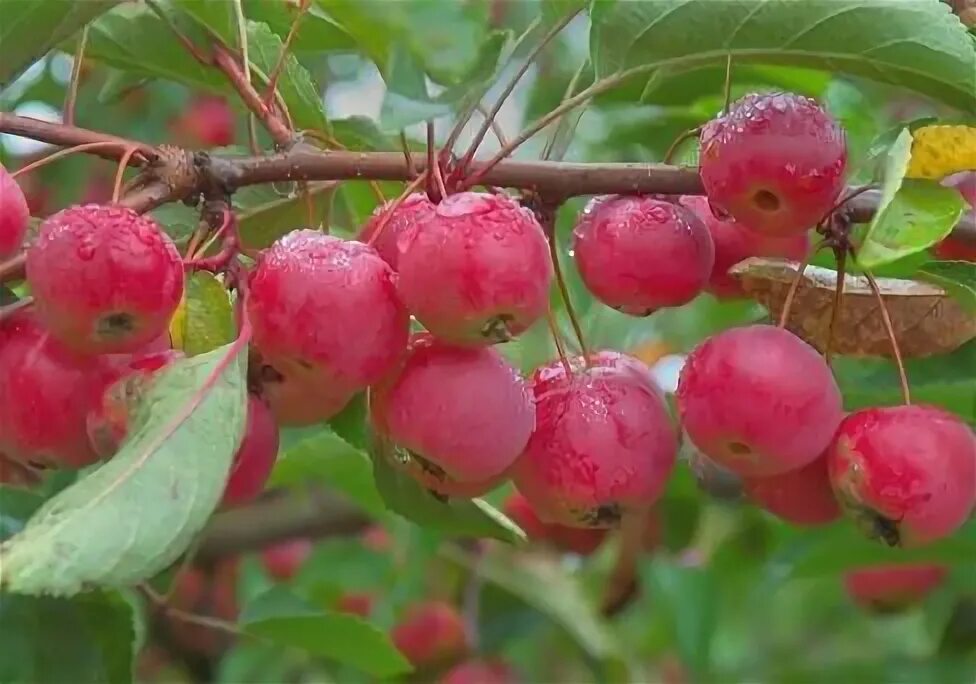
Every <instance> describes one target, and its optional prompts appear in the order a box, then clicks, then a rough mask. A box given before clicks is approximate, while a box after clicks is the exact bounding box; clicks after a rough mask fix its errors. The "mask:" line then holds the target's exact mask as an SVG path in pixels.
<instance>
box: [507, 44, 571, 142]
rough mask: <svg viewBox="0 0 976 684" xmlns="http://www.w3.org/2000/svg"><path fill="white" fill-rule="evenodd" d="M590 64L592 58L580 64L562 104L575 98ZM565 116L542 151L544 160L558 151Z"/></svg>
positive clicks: (557, 123) (560, 116)
mask: <svg viewBox="0 0 976 684" xmlns="http://www.w3.org/2000/svg"><path fill="white" fill-rule="evenodd" d="M589 63H590V58H589V57H586V58H585V59H584V60H583V61H582V62H581V63H580V65H579V68H577V69H576V71H575V73H573V78H571V79H570V81H569V85H567V86H566V92H565V93H563V99H562V100H560V102H565V101H566V100H568V99H569V98H571V97H572V96H573V93H575V92H576V86H577V85H579V81H580V79H581V78H582V77H583V73H584V72H585V71H586V67H587V66H588V65H589ZM565 116H566V115H565V114H560V115H559V119H558V120H557V122H556V127H555V129H554V130H553V132H552V135H551V136H549V139H548V140H546V146H545V148H543V150H542V157H541V158H542V159H543V160H546V159H550V158H551V157H552V154H553V152H554V151H555V149H556V142H557V140H558V138H559V127H560V126H561V125H562V122H563V118H564V117H565ZM577 123H579V119H577ZM575 128H576V126H573V129H574V130H573V131H572V132H571V133H570V135H571V134H572V133H573V132H575ZM504 146H505V143H502V147H504ZM565 154H566V150H562V151H561V153H560V154H559V158H560V159H562V158H563V156H565Z"/></svg>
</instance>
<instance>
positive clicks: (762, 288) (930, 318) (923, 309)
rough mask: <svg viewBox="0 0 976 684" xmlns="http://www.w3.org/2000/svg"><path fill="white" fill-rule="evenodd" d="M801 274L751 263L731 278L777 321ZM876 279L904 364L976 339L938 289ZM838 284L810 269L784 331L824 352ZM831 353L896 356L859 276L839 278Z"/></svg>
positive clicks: (973, 320) (792, 266)
mask: <svg viewBox="0 0 976 684" xmlns="http://www.w3.org/2000/svg"><path fill="white" fill-rule="evenodd" d="M799 267H800V264H799V263H797V262H793V261H783V260H779V259H762V258H753V259H747V260H745V261H743V262H741V263H739V264H737V265H736V266H734V267H733V268H732V269H730V273H731V274H732V275H733V277H735V278H737V279H738V280H739V282H740V283H741V284H742V287H743V288H744V289H745V291H746V292H747V293H748V294H749V296H750V297H752V298H753V299H755V300H756V301H757V302H759V303H760V304H762V305H763V306H765V307H766V308H767V309H769V311H770V313H771V314H772V316H773V319H774V320H778V319H779V317H780V312H781V311H782V310H783V305H784V304H785V302H786V295H787V292H788V291H789V289H790V285H791V284H792V282H793V279H794V278H795V277H796V272H797V270H798V269H799ZM876 280H877V282H878V287H879V289H880V290H881V295H882V297H883V298H884V301H885V305H886V307H887V308H888V313H889V314H890V315H891V321H892V325H893V327H894V330H895V335H896V336H897V338H898V343H899V345H900V346H901V352H902V355H903V356H904V357H906V358H911V357H923V356H932V355H935V354H944V353H947V352H950V351H953V350H954V349H956V348H957V347H959V346H960V345H962V344H964V343H965V342H968V341H969V340H971V339H972V338H973V337H976V317H974V316H973V315H972V313H970V312H967V311H966V310H965V309H964V308H963V307H962V306H961V305H960V304H959V303H958V302H957V301H956V300H954V299H953V298H952V297H950V296H949V295H948V294H947V293H946V291H945V290H944V289H942V288H941V287H937V286H935V285H931V284H928V283H921V282H916V281H914V280H899V279H895V278H876ZM836 284H837V273H836V272H835V271H832V270H829V269H825V268H819V267H816V266H808V267H807V269H806V272H805V273H804V275H803V278H802V279H801V281H800V285H799V287H798V289H797V292H796V298H795V300H794V301H793V306H792V309H791V311H790V316H789V320H788V321H787V324H786V327H787V328H788V329H789V330H790V331H792V332H793V333H794V334H796V335H798V336H799V337H801V338H803V339H804V340H806V341H807V342H809V343H810V344H812V345H813V346H814V347H816V348H817V349H819V350H820V351H821V352H822V351H824V349H825V348H826V346H827V331H828V329H829V326H830V314H831V309H832V307H833V297H834V289H835V288H836ZM831 347H832V349H833V350H834V352H836V353H838V354H845V355H849V356H884V357H889V358H891V357H892V356H893V355H892V351H891V343H890V341H889V340H888V334H887V333H886V331H885V327H884V324H883V322H882V319H881V312H880V310H879V308H878V302H877V299H876V298H875V296H874V294H873V293H872V292H871V288H870V286H869V285H868V281H867V279H866V278H864V277H863V276H853V275H850V274H848V275H847V276H846V277H845V279H844V301H843V306H842V307H841V311H840V315H839V317H838V319H837V323H836V329H835V333H834V340H833V344H832V345H831Z"/></svg>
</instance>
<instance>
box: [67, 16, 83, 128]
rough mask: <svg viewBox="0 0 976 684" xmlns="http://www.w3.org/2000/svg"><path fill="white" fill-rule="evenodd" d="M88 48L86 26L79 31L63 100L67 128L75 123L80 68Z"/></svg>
mask: <svg viewBox="0 0 976 684" xmlns="http://www.w3.org/2000/svg"><path fill="white" fill-rule="evenodd" d="M86 47H88V24H85V25H84V27H82V29H81V37H80V38H79V39H78V51H77V52H75V56H74V61H73V62H72V63H71V82H70V83H69V84H68V94H67V95H66V96H65V98H64V122H65V123H66V124H68V125H69V126H73V125H74V123H75V104H76V103H77V102H78V87H79V85H80V84H81V66H82V64H83V63H84V61H85V48H86Z"/></svg>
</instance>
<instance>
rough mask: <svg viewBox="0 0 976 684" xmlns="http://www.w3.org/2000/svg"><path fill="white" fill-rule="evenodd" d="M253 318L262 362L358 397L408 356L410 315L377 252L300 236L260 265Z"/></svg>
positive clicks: (282, 242) (272, 250)
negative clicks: (355, 393)
mask: <svg viewBox="0 0 976 684" xmlns="http://www.w3.org/2000/svg"><path fill="white" fill-rule="evenodd" d="M247 309H248V313H249V314H250V317H251V324H252V325H253V327H254V343H255V345H256V346H257V347H258V349H259V350H260V353H261V355H262V357H263V358H264V359H265V360H266V362H267V363H269V364H271V365H272V366H274V368H276V369H277V370H278V372H279V373H280V374H281V375H282V376H284V377H286V378H289V379H292V380H299V381H300V382H302V383H304V382H314V383H316V384H319V385H321V386H324V387H330V388H332V389H331V390H330V393H331V392H332V390H335V391H340V390H342V391H345V392H348V393H349V395H350V396H351V395H352V394H353V393H354V392H356V391H358V390H361V389H363V388H365V387H366V386H367V385H371V384H373V383H375V382H377V381H379V380H380V379H382V378H383V377H384V376H385V375H386V374H387V373H389V372H390V371H391V370H393V368H394V367H395V366H396V364H397V362H398V361H399V360H400V358H401V357H402V356H403V353H404V350H405V349H406V346H407V339H408V336H409V324H410V321H409V315H408V314H407V311H406V309H405V308H404V306H403V304H402V303H401V301H400V298H399V296H398V295H397V287H396V274H395V273H394V272H393V269H391V268H390V266H389V264H387V263H386V262H384V261H383V259H381V258H380V256H379V254H377V252H376V250H375V249H373V248H372V247H369V246H367V245H364V244H363V243H361V242H356V241H355V240H341V239H339V238H337V237H334V236H331V235H326V234H324V233H320V232H318V231H315V230H309V229H303V230H294V231H292V232H291V233H289V234H287V235H285V236H284V237H282V238H281V239H279V240H278V241H277V242H275V243H274V244H273V245H272V246H271V247H269V248H268V249H267V250H265V251H264V252H263V253H262V254H261V256H260V257H259V258H258V261H257V264H256V266H255V267H254V270H253V271H252V273H251V277H250V295H249V297H248V301H247Z"/></svg>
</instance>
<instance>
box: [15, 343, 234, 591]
mask: <svg viewBox="0 0 976 684" xmlns="http://www.w3.org/2000/svg"><path fill="white" fill-rule="evenodd" d="M244 351H245V349H244V345H243V344H241V343H240V341H236V342H234V343H233V344H231V345H228V346H226V347H221V348H219V349H216V350H214V351H212V352H209V353H207V354H201V355H200V356H196V357H194V358H192V359H185V360H182V361H178V362H176V363H174V364H172V365H171V366H168V367H167V368H166V369H165V370H163V371H162V372H161V373H160V374H159V376H158V379H157V380H156V381H155V382H154V383H153V384H152V385H151V386H150V388H149V389H148V391H147V392H146V394H145V396H144V397H142V400H141V401H140V402H139V403H138V405H137V410H136V413H135V415H134V416H133V419H132V425H131V429H130V432H129V437H128V438H127V439H126V441H125V443H124V444H123V445H122V448H121V449H120V450H119V452H118V453H117V454H116V455H115V456H114V457H113V458H112V459H111V460H110V461H108V462H106V463H104V464H102V465H100V466H97V467H95V468H93V469H92V470H91V471H90V472H88V473H87V474H86V475H85V476H83V477H81V478H80V479H79V480H77V481H76V482H75V483H73V484H72V485H70V486H69V487H67V488H66V489H63V490H62V491H60V492H59V493H58V494H56V495H55V496H53V497H52V498H50V499H48V500H47V501H46V502H45V503H44V505H43V506H41V508H40V509H38V510H37V512H36V513H35V514H34V515H33V516H32V517H31V518H30V520H29V521H28V522H27V524H26V526H25V527H24V528H23V530H21V531H20V532H19V533H18V534H16V535H14V536H13V537H11V538H10V539H8V540H7V541H6V542H4V543H3V545H2V546H0V554H2V557H3V564H2V566H0V584H2V585H3V586H4V587H6V588H8V589H10V590H11V591H13V592H17V593H24V594H53V595H62V596H70V595H73V594H76V593H78V592H79V591H82V590H83V589H87V588H91V587H94V586H98V587H112V588H117V587H118V588H120V587H128V586H131V585H132V584H135V583H137V582H140V581H142V580H144V579H146V578H147V577H150V576H152V575H154V574H156V573H157V572H159V571H160V570H162V569H163V568H165V567H166V566H167V565H169V564H170V563H172V562H173V560H175V559H176V558H177V557H178V556H179V555H180V554H181V553H182V552H183V551H184V550H185V549H186V548H187V546H189V544H190V542H191V541H192V539H193V538H194V537H195V536H196V535H197V534H198V533H199V532H200V530H201V529H202V528H203V526H204V525H205V523H206V522H207V519H208V518H209V517H210V514H211V513H212V512H213V511H214V509H215V508H216V507H217V504H218V503H219V501H220V497H221V495H222V494H223V488H224V482H225V481H226V479H227V473H228V471H229V470H230V465H231V461H232V459H233V456H234V452H235V451H236V450H237V446H238V444H239V443H240V439H241V435H242V434H243V431H244V420H245V413H246V399H247V395H246V386H245V365H246V360H247V354H246V353H244Z"/></svg>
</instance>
